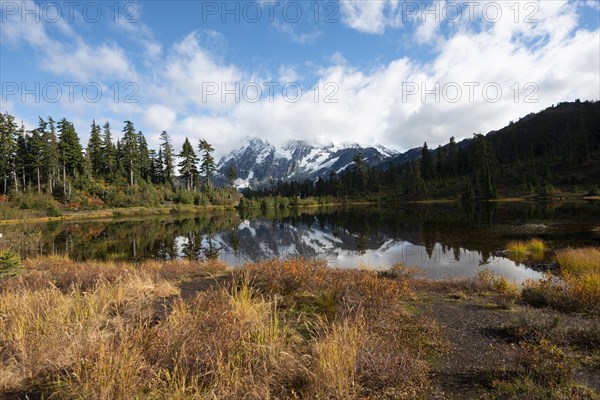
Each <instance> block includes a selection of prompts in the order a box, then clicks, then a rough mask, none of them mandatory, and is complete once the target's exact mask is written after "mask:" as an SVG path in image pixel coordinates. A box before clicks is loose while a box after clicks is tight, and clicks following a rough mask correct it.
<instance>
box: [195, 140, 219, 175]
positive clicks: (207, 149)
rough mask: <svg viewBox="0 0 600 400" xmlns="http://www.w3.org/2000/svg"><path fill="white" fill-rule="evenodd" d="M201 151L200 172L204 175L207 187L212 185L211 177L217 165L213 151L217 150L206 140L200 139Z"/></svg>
mask: <svg viewBox="0 0 600 400" xmlns="http://www.w3.org/2000/svg"><path fill="white" fill-rule="evenodd" d="M199 148H200V151H201V152H203V154H202V163H201V164H200V172H201V173H202V175H203V176H204V182H205V184H206V186H207V187H210V186H211V181H210V178H211V177H212V176H213V175H214V173H215V171H216V170H217V167H216V165H215V159H214V158H213V156H212V154H211V153H212V152H213V151H214V150H215V149H214V148H213V147H212V146H211V145H210V144H209V143H208V142H207V141H206V140H204V139H202V140H200V144H199Z"/></svg>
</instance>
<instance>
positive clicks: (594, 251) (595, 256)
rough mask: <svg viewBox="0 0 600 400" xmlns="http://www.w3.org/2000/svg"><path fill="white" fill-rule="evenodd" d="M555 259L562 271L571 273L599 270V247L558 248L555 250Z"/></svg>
mask: <svg viewBox="0 0 600 400" xmlns="http://www.w3.org/2000/svg"><path fill="white" fill-rule="evenodd" d="M556 260H557V261H558V265H560V269H561V271H562V272H568V273H571V274H581V273H585V272H600V248H598V247H585V248H579V249H573V248H568V249H563V250H559V251H557V252H556Z"/></svg>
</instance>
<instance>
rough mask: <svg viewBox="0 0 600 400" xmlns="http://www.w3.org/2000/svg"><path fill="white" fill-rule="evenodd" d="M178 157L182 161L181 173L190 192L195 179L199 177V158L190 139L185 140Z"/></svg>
mask: <svg viewBox="0 0 600 400" xmlns="http://www.w3.org/2000/svg"><path fill="white" fill-rule="evenodd" d="M178 156H179V157H180V158H181V159H182V160H181V162H180V163H179V173H180V174H181V175H182V176H183V178H184V179H185V186H186V188H187V189H188V190H190V189H192V184H193V182H194V178H195V177H196V176H197V175H198V167H197V166H196V164H197V163H198V157H197V156H196V153H195V152H194V147H193V146H192V144H191V143H190V141H189V140H188V138H185V141H184V142H183V147H182V149H181V153H179V154H178Z"/></svg>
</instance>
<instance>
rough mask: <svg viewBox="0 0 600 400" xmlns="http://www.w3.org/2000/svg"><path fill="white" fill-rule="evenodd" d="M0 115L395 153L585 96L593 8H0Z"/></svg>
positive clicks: (592, 85) (378, 2)
mask: <svg viewBox="0 0 600 400" xmlns="http://www.w3.org/2000/svg"><path fill="white" fill-rule="evenodd" d="M0 6H1V7H0V12H1V15H0V21H1V24H0V81H1V85H2V93H1V99H0V109H1V111H2V112H9V113H11V114H13V115H15V116H16V118H17V121H18V122H21V121H22V122H23V124H24V125H25V127H26V128H27V129H33V128H35V127H36V126H37V121H38V117H40V116H41V117H43V118H47V117H48V116H52V117H53V119H55V120H58V119H61V118H63V117H65V118H67V119H68V120H70V121H72V122H73V123H74V124H75V127H76V129H77V132H78V133H79V135H80V137H81V138H82V144H83V145H84V146H85V145H87V140H88V137H89V131H90V125H91V123H92V121H93V120H95V121H96V123H98V124H100V125H103V124H104V123H105V122H109V123H110V124H111V127H112V131H113V133H119V132H120V131H121V130H122V129H123V126H124V121H126V120H131V121H133V123H134V124H135V127H136V129H137V130H141V131H142V132H143V133H144V135H145V136H146V138H147V139H148V142H149V143H150V145H151V147H153V148H157V146H158V144H159V135H160V133H161V132H162V131H163V130H166V131H167V132H169V134H170V135H171V137H172V138H173V142H174V145H175V147H176V150H177V151H178V150H179V149H180V146H181V144H182V143H183V141H184V140H185V138H186V137H188V138H189V139H190V140H192V142H195V143H197V141H198V140H199V139H206V140H207V141H208V142H209V143H211V144H213V146H214V147H215V153H216V156H217V157H220V156H222V155H224V154H227V153H228V152H230V151H231V150H234V149H235V148H237V147H239V146H240V143H242V141H243V139H244V138H245V137H247V136H256V137H260V138H262V139H266V140H268V141H269V142H271V143H272V144H275V145H284V144H285V143H287V142H289V141H292V140H298V139H301V140H305V141H307V142H308V143H310V144H313V145H329V144H331V143H333V144H338V145H339V144H344V143H355V142H356V143H360V144H362V145H383V146H386V147H389V148H392V149H395V150H398V151H404V150H407V149H410V148H414V147H418V146H421V145H423V143H424V142H427V143H428V145H429V147H430V148H431V147H436V146H437V145H438V144H444V143H446V142H447V141H448V140H449V138H450V137H451V136H454V137H455V138H456V139H457V140H460V139H463V138H467V137H471V136H472V134H473V133H487V132H488V131H490V130H494V129H500V128H502V127H504V126H505V125H507V124H508V123H509V122H510V121H516V120H518V119H519V118H520V117H523V116H525V115H527V114H528V113H531V112H537V111H540V110H542V109H544V108H546V107H549V106H552V105H553V104H557V103H560V102H564V101H574V100H576V99H581V100H600V30H599V29H600V28H599V25H600V1H598V0H578V1H576V0H571V1H555V0H547V1H533V0H529V1H512V0H503V1H487V0H479V1H464V2H463V1H460V2H459V1H449V0H445V1H415V2H413V1H399V0H360V1H352V0H332V1H328V0H323V1H313V0H306V1H298V0H272V1H267V0H260V1H256V2H255V1H251V0H240V1H236V0H229V1H153V0H148V1H122V2H121V1H65V2H61V1H50V2H47V1H45V2H33V1H20V0H19V1H12V0H0Z"/></svg>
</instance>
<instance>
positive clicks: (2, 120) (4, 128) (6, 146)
mask: <svg viewBox="0 0 600 400" xmlns="http://www.w3.org/2000/svg"><path fill="white" fill-rule="evenodd" d="M16 136H17V124H15V119H14V117H13V116H12V115H10V114H9V113H5V114H0V176H2V180H3V183H4V190H3V192H4V193H5V194H6V193H8V189H9V187H8V185H9V182H10V180H11V179H13V177H14V176H16V173H15V172H14V161H15V154H16V148H17V143H16Z"/></svg>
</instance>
